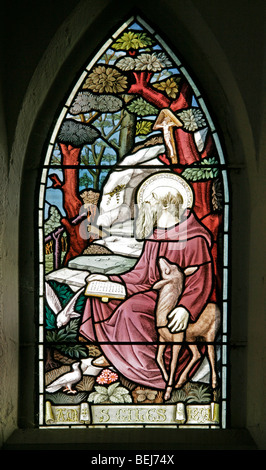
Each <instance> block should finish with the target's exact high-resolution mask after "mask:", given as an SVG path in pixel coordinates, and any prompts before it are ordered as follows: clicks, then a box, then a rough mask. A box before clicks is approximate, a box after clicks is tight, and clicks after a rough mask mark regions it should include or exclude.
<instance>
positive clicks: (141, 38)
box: [112, 31, 153, 51]
mask: <svg viewBox="0 0 266 470" xmlns="http://www.w3.org/2000/svg"><path fill="white" fill-rule="evenodd" d="M152 44H153V40H152V39H151V38H149V37H148V36H147V34H146V33H138V32H137V33H135V32H133V31H129V32H125V33H123V34H122V36H120V38H118V39H117V41H116V42H115V43H114V44H113V45H112V48H113V49H115V50H117V51H121V50H122V51H129V50H130V49H134V50H137V49H141V48H146V47H148V46H151V45H152Z"/></svg>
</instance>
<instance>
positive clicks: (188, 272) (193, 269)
mask: <svg viewBox="0 0 266 470" xmlns="http://www.w3.org/2000/svg"><path fill="white" fill-rule="evenodd" d="M198 269H199V267H198V266H189V267H188V268H186V269H184V274H185V276H191V274H194V273H195V272H196V271H197V270H198Z"/></svg>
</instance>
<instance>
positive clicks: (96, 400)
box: [94, 394, 107, 403]
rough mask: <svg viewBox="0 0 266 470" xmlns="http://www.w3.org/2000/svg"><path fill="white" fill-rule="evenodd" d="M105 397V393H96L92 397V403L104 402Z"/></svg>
mask: <svg viewBox="0 0 266 470" xmlns="http://www.w3.org/2000/svg"><path fill="white" fill-rule="evenodd" d="M106 399H107V397H106V396H105V395H100V394H99V395H96V397H95V398H94V403H104V402H105V401H106Z"/></svg>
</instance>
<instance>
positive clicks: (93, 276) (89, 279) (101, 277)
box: [86, 274, 109, 282]
mask: <svg viewBox="0 0 266 470" xmlns="http://www.w3.org/2000/svg"><path fill="white" fill-rule="evenodd" d="M92 281H109V277H108V276H105V275H104V274H90V275H89V276H88V277H86V282H92Z"/></svg>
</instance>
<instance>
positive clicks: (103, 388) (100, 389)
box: [95, 385, 108, 397]
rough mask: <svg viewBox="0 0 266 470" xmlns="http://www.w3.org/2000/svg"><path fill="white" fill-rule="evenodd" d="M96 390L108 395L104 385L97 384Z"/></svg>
mask: <svg viewBox="0 0 266 470" xmlns="http://www.w3.org/2000/svg"><path fill="white" fill-rule="evenodd" d="M95 390H96V391H97V392H98V393H100V394H101V395H105V396H106V397H107V396H108V391H107V389H106V388H105V387H104V386H103V385H96V387H95Z"/></svg>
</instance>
